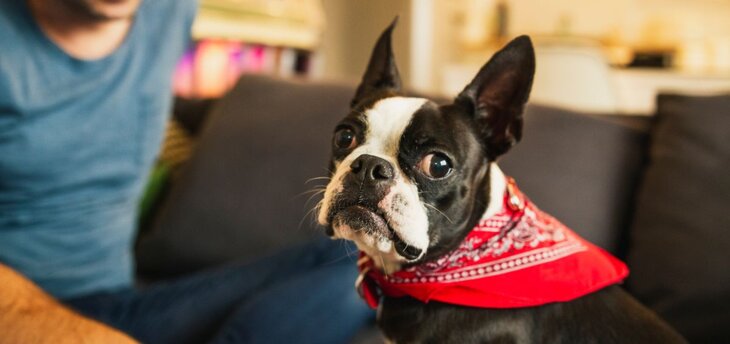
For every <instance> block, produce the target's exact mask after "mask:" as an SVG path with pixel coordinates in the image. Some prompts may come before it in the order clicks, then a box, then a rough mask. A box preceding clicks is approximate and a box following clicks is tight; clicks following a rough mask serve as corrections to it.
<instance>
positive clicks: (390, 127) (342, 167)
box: [318, 97, 429, 257]
mask: <svg viewBox="0 0 730 344" xmlns="http://www.w3.org/2000/svg"><path fill="white" fill-rule="evenodd" d="M427 101H428V100H427V99H424V98H408V97H391V98H385V99H382V100H380V101H378V102H376V103H375V104H374V105H373V107H372V108H370V109H367V110H365V112H364V114H363V115H364V116H365V120H366V122H367V130H366V132H365V141H364V144H363V145H361V146H359V147H357V148H355V150H353V151H352V152H351V153H350V154H349V155H348V156H347V157H345V158H344V159H343V160H342V161H340V162H336V163H335V165H336V166H337V168H336V170H335V173H334V175H333V176H332V179H331V181H330V183H329V184H328V185H327V189H326V191H325V195H324V198H323V200H322V203H321V209H320V212H319V216H318V221H319V223H320V224H322V225H327V215H328V213H329V209H330V207H331V206H332V201H333V199H334V197H335V195H337V194H338V193H339V192H342V180H343V178H344V177H345V176H346V175H347V173H349V172H350V165H351V164H352V162H353V161H354V160H355V159H357V158H358V157H359V156H360V155H363V154H370V155H373V156H377V157H379V158H382V159H384V160H386V161H388V162H389V163H390V164H391V165H393V167H394V168H395V170H396V171H397V173H396V176H395V185H394V186H393V187H392V188H391V191H390V192H389V193H388V195H386V196H385V198H384V199H383V201H381V203H380V204H379V207H380V208H381V209H382V210H383V212H384V213H385V218H386V221H388V224H389V225H390V226H391V228H393V230H394V231H395V232H396V234H397V235H398V237H399V238H401V240H403V242H405V243H406V244H407V245H409V246H414V247H417V248H419V249H421V250H422V252H423V254H425V252H426V249H427V248H428V245H429V238H428V212H427V211H426V208H425V206H424V205H423V204H422V203H421V201H420V197H419V196H418V187H417V186H416V185H415V184H413V182H412V181H411V180H410V179H409V178H408V177H407V176H406V175H405V174H404V173H403V171H402V170H401V169H400V167H399V164H398V146H399V144H400V140H401V137H402V136H403V132H404V131H405V130H406V128H407V127H408V125H409V124H410V122H411V119H412V118H413V115H414V114H415V112H416V111H418V110H419V109H420V108H421V107H422V106H423V105H424V104H425V103H426V102H427ZM336 232H337V230H336ZM344 232H347V231H344ZM335 235H338V234H337V233H336V234H335ZM339 235H343V234H339ZM339 235H338V236H339ZM346 235H347V234H346ZM347 236H350V235H347ZM358 237H359V236H355V240H354V241H355V242H356V243H357V244H358V246H359V247H360V246H370V247H367V248H366V247H360V248H361V249H363V250H364V251H366V253H369V252H368V251H370V250H369V249H370V248H372V249H374V250H375V251H379V252H381V253H391V254H389V255H387V256H391V257H393V256H394V257H398V255H397V254H395V252H394V246H393V244H392V242H390V241H388V242H375V245H372V241H370V240H367V241H369V242H363V240H362V239H360V240H357V239H358ZM358 241H359V242H358ZM363 244H365V245H363ZM368 244H369V245H368ZM373 246H375V247H373Z"/></svg>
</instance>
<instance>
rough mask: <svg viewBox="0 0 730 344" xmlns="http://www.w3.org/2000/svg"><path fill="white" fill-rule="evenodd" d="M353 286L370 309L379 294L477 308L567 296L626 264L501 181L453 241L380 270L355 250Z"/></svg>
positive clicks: (617, 277)
mask: <svg viewBox="0 0 730 344" xmlns="http://www.w3.org/2000/svg"><path fill="white" fill-rule="evenodd" d="M358 264H359V268H360V271H361V275H360V278H359V279H358V282H357V288H358V291H359V292H360V294H361V295H362V297H363V298H364V299H365V301H367V303H368V304H369V305H370V306H371V307H373V308H375V307H377V305H378V302H379V295H380V294H381V293H382V294H384V295H387V296H391V297H402V296H406V295H407V296H410V297H413V298H415V299H418V300H420V301H422V302H429V301H432V300H433V301H439V302H444V303H450V304H455V305H463V306H471V307H482V308H518V307H531V306H539V305H544V304H547V303H551V302H563V301H570V300H573V299H576V298H579V297H581V296H583V295H586V294H589V293H592V292H594V291H597V290H599V289H602V288H604V287H606V286H609V285H612V284H617V283H620V282H621V281H622V280H623V279H624V278H626V276H627V275H628V273H629V271H628V269H627V268H626V265H625V264H624V263H623V262H621V261H620V260H618V259H616V258H615V257H613V256H612V255H610V254H609V253H607V252H605V251H604V250H602V249H600V248H598V247H596V246H595V245H593V244H591V243H589V242H587V241H585V240H583V239H582V238H580V237H579V236H578V235H576V234H575V233H573V231H571V230H570V229H568V228H567V227H566V226H565V225H563V224H562V223H560V222H558V221H557V220H556V219H554V218H553V217H551V216H550V215H548V214H545V213H544V212H542V211H541V210H540V209H538V208H537V207H536V206H535V205H534V204H532V203H531V202H530V201H529V200H528V199H527V198H526V197H525V196H524V195H523V194H522V193H521V192H519V190H517V187H516V186H515V184H514V181H513V180H512V179H509V180H508V183H507V192H505V196H504V207H503V210H502V212H501V213H499V214H496V215H494V216H492V217H490V218H487V219H482V220H480V221H479V223H478V224H477V226H476V227H474V229H472V231H471V232H470V233H469V234H468V235H467V236H466V238H465V239H464V241H463V242H462V243H461V245H459V247H458V248H456V249H455V250H453V251H451V252H449V253H448V254H446V255H444V256H442V257H440V258H439V259H437V260H435V261H431V262H428V263H424V264H420V265H417V266H413V267H409V268H406V269H404V270H401V271H398V272H395V273H393V274H391V275H384V274H383V273H382V272H381V271H380V270H379V269H377V268H376V267H375V266H374V264H373V262H372V260H371V259H370V258H369V257H367V256H364V255H363V256H362V258H361V259H360V261H359V263H358Z"/></svg>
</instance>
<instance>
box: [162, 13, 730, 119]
mask: <svg viewBox="0 0 730 344" xmlns="http://www.w3.org/2000/svg"><path fill="white" fill-rule="evenodd" d="M396 15H398V16H399V17H400V20H399V25H398V29H397V30H396V32H395V36H394V49H395V53H396V56H397V58H398V64H399V68H400V71H401V74H402V76H403V79H404V82H405V84H406V86H407V87H409V88H412V89H415V90H418V91H424V92H430V93H438V94H442V95H447V96H449V95H453V94H455V93H456V92H458V91H459V90H460V89H461V87H463V85H464V84H465V83H466V82H467V81H468V80H469V79H470V78H471V77H472V76H473V75H474V73H475V72H476V71H477V70H478V68H479V67H480V66H481V65H482V64H483V63H484V62H486V61H487V60H488V58H489V57H490V56H491V55H492V54H493V53H494V52H495V51H496V50H497V49H498V48H499V47H501V46H502V45H504V44H505V43H506V42H508V41H509V39H511V38H513V37H515V36H517V35H520V34H528V35H530V36H531V37H532V38H533V41H534V42H535V44H536V50H537V55H538V75H537V79H536V84H535V90H534V92H533V97H532V99H533V101H539V102H542V103H548V104H553V105H560V106H564V107H569V108H575V109H578V110H583V111H593V112H614V113H629V114H649V113H652V112H653V110H654V108H653V103H654V97H655V95H656V93H657V92H659V91H671V90H676V91H682V92H684V93H698V94H708V93H716V92H722V91H727V90H730V20H728V18H730V1H727V0H594V1H580V0H552V1H535V0H448V1H445V0H391V1H387V0H369V1H344V0H296V1H295V0H202V1H201V10H200V14H199V17H198V20H197V21H196V25H195V27H194V31H195V37H196V39H197V42H198V43H197V45H196V47H195V48H193V49H191V52H189V54H188V55H187V56H186V60H183V62H182V63H181V67H180V68H179V69H180V71H179V73H178V77H177V78H176V79H177V80H176V85H177V90H178V93H179V94H181V95H188V96H214V95H217V94H220V93H221V92H224V91H225V90H226V89H227V88H228V87H230V84H231V83H232V82H233V81H235V80H236V79H237V77H238V75H240V74H241V73H268V74H279V75H284V76H291V75H300V76H307V77H310V78H315V79H327V80H345V81H349V82H355V81H357V80H359V78H360V76H361V74H362V72H363V69H364V67H365V64H366V63H367V59H368V58H369V54H370V50H371V48H372V45H373V43H374V42H375V40H376V39H377V37H378V35H379V34H380V33H381V32H382V30H383V29H384V28H385V26H386V25H388V23H390V21H391V20H392V19H393V18H394V17H395V16H396ZM220 80H228V81H226V82H222V81H220Z"/></svg>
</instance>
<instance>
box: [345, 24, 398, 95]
mask: <svg viewBox="0 0 730 344" xmlns="http://www.w3.org/2000/svg"><path fill="white" fill-rule="evenodd" d="M397 23H398V17H395V19H393V22H391V23H390V25H388V27H387V28H386V29H385V31H383V33H382V34H381V35H380V38H378V42H377V43H375V48H373V53H372V55H371V56H370V62H369V63H368V69H367V70H366V71H365V75H363V77H362V82H361V83H360V86H358V87H357V91H356V92H355V97H354V98H353V99H352V101H351V102H350V107H355V105H357V104H358V103H360V102H361V101H362V100H363V99H365V98H367V97H369V96H372V95H373V94H376V93H397V92H399V91H400V89H401V80H400V74H399V73H398V67H396V65H395V56H393V47H392V44H391V40H392V39H391V36H392V35H393V29H394V28H395V25H396V24H397Z"/></svg>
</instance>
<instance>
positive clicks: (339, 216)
mask: <svg viewBox="0 0 730 344" xmlns="http://www.w3.org/2000/svg"><path fill="white" fill-rule="evenodd" d="M330 223H331V224H332V227H333V228H334V229H335V230H337V228H343V227H347V228H348V229H349V230H350V231H352V232H354V233H362V234H365V235H366V236H368V237H370V238H372V242H368V243H367V244H368V245H369V246H373V247H374V248H377V249H378V250H380V251H387V250H389V249H390V245H391V243H392V245H393V247H394V248H395V251H396V253H398V254H399V255H400V256H401V257H403V258H405V259H406V260H409V261H412V260H415V259H418V258H419V257H420V256H421V253H422V250H421V249H419V248H416V247H414V246H409V245H408V244H406V242H404V241H403V240H402V239H401V238H400V237H399V236H398V233H397V232H396V231H395V230H394V229H393V228H392V227H391V226H390V224H389V223H388V221H387V217H386V216H385V214H384V213H383V211H382V210H380V209H378V208H375V209H372V208H370V207H367V206H365V205H362V204H355V205H350V206H346V207H342V208H340V209H339V210H338V211H336V212H334V214H333V216H332V219H331V221H330Z"/></svg>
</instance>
